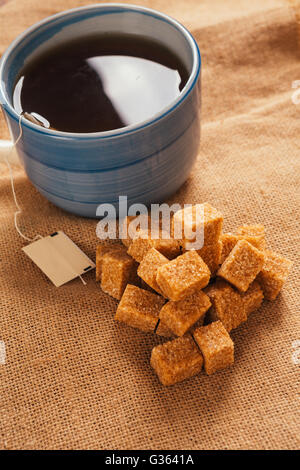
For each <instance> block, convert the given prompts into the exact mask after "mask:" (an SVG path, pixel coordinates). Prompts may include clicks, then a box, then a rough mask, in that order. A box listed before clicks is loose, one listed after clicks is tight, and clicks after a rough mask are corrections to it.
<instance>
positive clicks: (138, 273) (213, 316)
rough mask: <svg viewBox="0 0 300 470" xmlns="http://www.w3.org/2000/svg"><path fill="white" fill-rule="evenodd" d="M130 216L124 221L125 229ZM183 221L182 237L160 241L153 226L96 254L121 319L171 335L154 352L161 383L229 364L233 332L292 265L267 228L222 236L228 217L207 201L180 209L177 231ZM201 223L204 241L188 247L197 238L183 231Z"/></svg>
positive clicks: (161, 234)
mask: <svg viewBox="0 0 300 470" xmlns="http://www.w3.org/2000/svg"><path fill="white" fill-rule="evenodd" d="M197 211H198V212H199V213H200V212H201V214H202V216H201V217H200V218H199V217H198V218H197V217H196V214H197ZM132 219H133V217H127V218H126V219H125V225H126V227H128V225H129V224H130V222H131V221H132ZM199 220H200V222H199ZM178 221H184V225H185V228H186V224H188V225H189V227H187V228H188V229H190V232H189V230H187V231H186V230H184V231H182V232H181V235H182V238H178V237H176V238H168V237H167V236H164V232H163V231H162V230H158V231H159V235H158V236H157V234H156V235H155V237H154V236H153V231H151V230H150V229H149V230H144V229H140V230H139V231H137V232H136V234H135V236H134V237H133V238H131V237H130V236H129V235H128V236H127V237H126V238H124V239H122V242H123V245H121V244H119V245H109V246H104V245H99V246H98V247H97V254H96V278H97V281H100V285H101V288H102V290H103V291H104V292H106V293H107V294H109V295H111V296H113V297H114V298H116V299H118V300H120V302H119V305H118V308H117V311H116V315H115V319H116V320H118V321H120V322H124V323H126V324H127V325H129V326H131V327H134V328H138V329H140V330H142V331H145V332H152V333H155V334H157V335H160V336H164V337H166V338H169V341H167V342H165V343H164V344H160V345H158V346H155V347H154V348H153V350H152V354H151V360H150V364H151V366H152V367H153V369H154V370H155V372H156V373H157V375H158V377H159V380H160V381H161V383H162V384H163V385H172V384H175V383H177V382H179V381H182V380H184V379H187V378H189V377H191V376H193V375H195V374H198V373H199V372H200V371H201V369H202V367H204V370H205V372H206V373H207V374H213V373H214V372H216V371H218V370H220V369H224V368H225V367H228V366H230V365H231V364H232V363H233V361H234V344H233V341H232V339H231V337H230V334H229V333H230V331H231V330H232V329H234V328H237V327H238V326H239V325H240V324H241V323H243V322H245V321H246V320H247V318H248V316H249V315H250V314H251V312H253V311H254V310H256V309H258V308H259V307H260V305H261V303H262V301H263V299H264V298H265V299H267V300H274V299H275V298H276V297H277V295H278V293H279V292H280V290H281V288H282V286H283V284H284V282H285V281H286V279H287V276H288V272H289V270H290V268H291V265H292V262H291V261H289V260H288V259H286V258H284V257H282V256H281V255H279V254H277V253H274V252H272V251H270V250H268V249H267V248H266V241H265V232H264V227H263V226H262V225H244V226H242V227H239V228H238V229H237V230H236V232H235V233H222V226H223V216H222V214H221V213H220V212H219V211H218V210H217V209H215V208H213V207H212V206H211V205H210V204H208V203H204V204H196V205H194V206H190V207H188V208H184V209H181V210H180V211H178V212H176V213H175V214H174V216H173V219H172V220H171V225H172V227H174V223H175V222H176V223H178ZM196 223H200V224H201V230H202V233H203V234H204V244H203V246H202V247H201V248H200V249H187V246H188V245H189V242H190V241H191V240H190V239H186V238H185V234H186V233H187V232H188V233H192V232H193V233H195V229H197V227H195V224H196ZM171 233H173V234H174V230H173V232H172V230H171ZM183 234H184V235H183Z"/></svg>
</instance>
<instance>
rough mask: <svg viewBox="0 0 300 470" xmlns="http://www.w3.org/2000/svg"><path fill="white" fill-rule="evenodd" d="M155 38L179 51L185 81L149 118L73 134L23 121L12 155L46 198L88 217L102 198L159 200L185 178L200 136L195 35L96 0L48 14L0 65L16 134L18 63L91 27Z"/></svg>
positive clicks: (165, 20) (0, 98) (138, 10)
mask: <svg viewBox="0 0 300 470" xmlns="http://www.w3.org/2000/svg"><path fill="white" fill-rule="evenodd" d="M99 31H101V32H118V33H130V34H136V35H137V36H141V35H142V36H144V37H145V36H146V37H148V38H155V39H156V40H158V41H159V42H161V43H162V44H164V45H165V46H167V47H168V48H169V49H170V50H172V51H174V52H176V53H177V55H179V57H180V58H181V60H182V61H183V63H184V64H185V66H186V67H187V69H188V71H189V79H188V81H187V83H186V85H185V87H184V88H183V89H182V91H181V93H180V94H179V96H178V97H177V99H176V100H174V102H172V103H171V104H170V105H169V106H168V107H166V108H165V109H163V110H162V111H161V112H160V113H158V114H156V115H154V116H153V117H152V118H151V119H148V120H147V121H144V122H140V123H138V124H136V125H130V126H127V127H124V128H121V129H115V130H112V131H108V132H96V133H89V134H76V133H70V132H60V131H56V130H51V129H45V128H43V127H41V126H38V125H36V124H34V123H32V122H30V121H28V120H26V119H22V121H21V122H22V129H23V134H22V138H21V139H20V140H19V142H18V144H17V153H18V155H19V158H20V159H21V162H22V163H23V165H24V168H25V171H26V173H27V175H28V178H29V179H30V180H31V182H32V183H33V184H34V186H35V187H36V188H37V189H38V190H39V191H40V193H41V194H43V195H44V196H45V197H46V198H47V199H48V200H49V201H51V202H53V203H54V204H56V205H57V206H59V207H61V208H63V209H65V210H67V211H70V212H73V213H74V214H78V215H81V216H86V217H96V210H97V207H98V205H99V204H103V203H106V204H107V203H110V204H114V205H115V207H116V208H117V205H118V200H119V196H127V198H128V205H130V204H133V203H143V204H151V203H160V202H162V201H163V200H164V199H166V198H167V197H169V196H170V195H171V194H172V193H174V192H175V191H176V190H177V189H178V188H179V187H180V186H181V185H182V184H183V183H184V181H185V180H186V179H187V177H188V175H189V173H190V171H191V168H192V166H193V164H194V162H195V159H196V157H197V152H198V147H199V142H200V68H201V59H200V53H199V50H198V47H197V44H196V42H195V40H194V39H193V37H192V35H191V34H190V33H189V32H188V31H187V30H186V29H185V28H184V27H183V26H182V25H181V24H179V23H178V22H177V21H175V20H174V19H172V18H170V17H168V16H166V15H164V14H163V13H159V12H157V11H154V10H150V9H147V8H142V7H139V6H134V5H127V4H111V3H110V4H99V5H92V6H89V7H83V8H76V9H73V10H69V11H66V12H63V13H60V14H57V15H54V16H51V17H49V18H47V19H45V20H43V21H41V22H39V23H37V24H36V25H34V26H32V27H31V28H29V29H28V30H26V31H25V32H24V33H23V34H21V35H20V36H19V37H18V38H17V39H16V40H15V41H14V42H13V43H12V44H11V45H10V46H9V47H8V49H7V50H6V52H5V53H4V55H3V57H2V59H1V63H0V104H1V106H2V108H3V110H4V115H5V117H6V120H7V123H8V126H9V129H10V133H11V136H12V139H13V140H16V139H17V137H18V135H19V115H18V114H17V112H16V111H15V109H14V108H13V106H12V95H13V89H14V85H15V81H16V77H17V75H18V72H19V71H20V69H21V68H22V67H23V66H24V64H26V63H27V62H28V61H30V60H31V59H33V58H34V57H35V56H37V55H38V54H39V53H40V52H43V51H46V50H48V49H49V48H52V47H53V46H56V45H59V44H62V43H63V42H65V41H66V40H69V39H72V38H80V36H85V35H86V34H87V33H89V34H92V33H96V32H99Z"/></svg>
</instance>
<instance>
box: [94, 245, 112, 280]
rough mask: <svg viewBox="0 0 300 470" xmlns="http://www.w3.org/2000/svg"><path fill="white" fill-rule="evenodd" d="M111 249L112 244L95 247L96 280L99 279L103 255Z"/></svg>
mask: <svg viewBox="0 0 300 470" xmlns="http://www.w3.org/2000/svg"><path fill="white" fill-rule="evenodd" d="M111 249H112V245H98V246H97V248H96V281H100V280H101V273H102V260H103V256H104V255H105V253H108V252H109V251H110V250H111Z"/></svg>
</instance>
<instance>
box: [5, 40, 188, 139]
mask: <svg viewBox="0 0 300 470" xmlns="http://www.w3.org/2000/svg"><path fill="white" fill-rule="evenodd" d="M188 78H189V74H188V71H187V69H186V67H185V65H184V64H183V63H182V62H181V60H180V59H179V57H177V55H176V54H175V53H174V52H172V51H170V50H169V49H168V48H167V47H166V46H164V45H163V44H160V43H159V42H158V41H155V40H152V39H148V38H146V37H141V36H138V35H130V34H117V33H109V34H97V35H92V36H86V37H84V38H80V39H76V40H72V41H69V42H65V43H64V44H62V45H59V46H55V47H53V48H52V49H49V50H48V51H46V52H43V53H41V54H40V55H39V56H38V57H36V58H34V59H32V60H31V61H30V62H29V63H28V64H26V65H25V66H24V68H23V69H22V70H21V71H20V73H19V74H18V77H17V80H16V83H15V87H14V95H13V104H14V107H15V109H16V111H17V112H18V113H21V112H24V113H27V114H31V115H32V116H33V117H34V118H36V120H37V121H38V122H40V123H41V124H42V125H43V126H45V127H48V128H49V127H51V128H54V129H57V130H60V131H65V132H76V133H90V132H103V131H110V130H113V129H118V128H122V127H125V126H129V125H132V124H137V123H139V122H143V121H145V120H147V119H149V118H151V117H153V116H154V115H156V114H157V113H159V112H161V111H162V110H163V109H164V108H165V107H167V106H168V105H170V103H172V102H173V101H174V100H175V99H176V98H177V96H178V95H179V94H180V92H181V90H182V88H183V87H184V86H185V84H186V82H187V80H188Z"/></svg>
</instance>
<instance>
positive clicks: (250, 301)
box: [241, 281, 264, 317]
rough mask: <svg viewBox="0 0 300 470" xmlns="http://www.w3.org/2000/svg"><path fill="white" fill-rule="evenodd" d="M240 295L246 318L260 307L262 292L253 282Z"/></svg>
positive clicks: (257, 284) (255, 282) (256, 283)
mask: <svg viewBox="0 0 300 470" xmlns="http://www.w3.org/2000/svg"><path fill="white" fill-rule="evenodd" d="M241 295H242V300H243V302H244V306H245V311H246V315H247V317H248V315H250V313H252V312H254V310H257V309H258V308H259V307H260V306H261V304H262V301H263V298H264V294H263V291H262V289H261V287H260V285H259V283H258V282H257V281H253V282H252V284H250V286H249V288H248V290H246V292H245V293H244V294H241Z"/></svg>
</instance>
